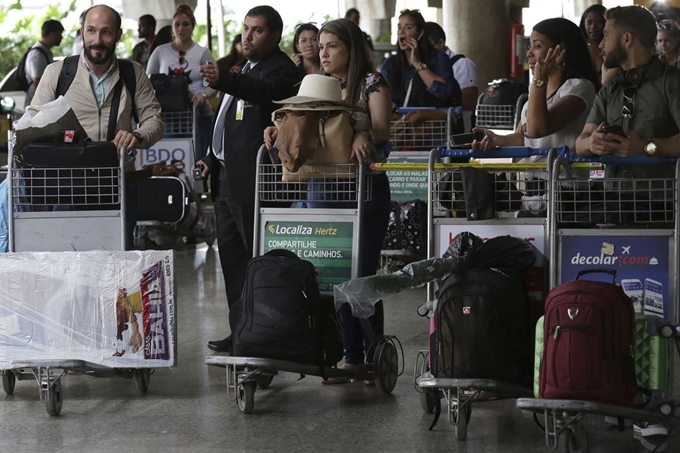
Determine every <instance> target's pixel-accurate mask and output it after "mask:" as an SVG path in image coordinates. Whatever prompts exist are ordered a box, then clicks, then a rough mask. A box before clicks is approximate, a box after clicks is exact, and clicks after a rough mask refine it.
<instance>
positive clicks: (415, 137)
mask: <svg viewBox="0 0 680 453" xmlns="http://www.w3.org/2000/svg"><path fill="white" fill-rule="evenodd" d="M415 110H439V111H442V112H446V119H441V120H427V121H423V123H422V124H421V125H419V126H412V125H411V124H410V123H409V122H408V121H406V120H405V117H406V115H407V114H408V113H410V112H413V111H415ZM461 112H462V109H461V108H460V107H449V108H447V109H440V108H435V107H400V108H398V109H397V110H396V113H397V114H398V115H402V117H401V118H400V119H398V120H393V121H392V123H391V125H390V142H392V146H393V151H394V152H397V151H410V152H413V151H419V152H425V153H427V152H429V151H430V150H432V149H433V148H437V147H440V146H446V145H447V141H448V138H449V137H450V136H451V135H452V134H454V132H455V131H456V129H457V126H458V125H459V124H460V122H461V121H462V120H461ZM425 155H427V154H425Z"/></svg>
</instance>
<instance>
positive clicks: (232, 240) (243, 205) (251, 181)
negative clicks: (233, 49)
mask: <svg viewBox="0 0 680 453" xmlns="http://www.w3.org/2000/svg"><path fill="white" fill-rule="evenodd" d="M282 30H283V21H282V20H281V16H280V15H279V13H278V12H277V11H276V10H275V9H274V8H272V7H270V6H257V7H255V8H253V9H251V10H250V11H248V14H246V18H245V20H244V22H243V37H242V45H243V55H244V57H245V58H246V59H247V60H248V63H247V64H246V65H245V67H244V68H243V71H242V72H241V73H233V72H220V70H219V68H218V67H217V66H216V65H210V64H206V65H203V66H200V67H199V68H198V69H199V71H200V72H201V74H202V75H203V77H204V78H205V79H206V81H207V83H208V84H209V85H210V86H211V87H212V88H215V89H217V90H220V91H223V92H224V93H226V95H225V96H223V98H222V101H221V103H220V107H219V109H218V113H217V115H215V124H214V126H213V136H212V152H211V153H209V155H208V156H207V157H206V158H205V159H203V161H201V162H199V163H200V164H201V165H202V166H203V167H204V169H203V175H204V177H205V176H207V175H208V173H209V172H212V174H213V177H212V178H211V187H210V189H211V192H212V197H213V202H214V205H215V216H216V219H217V244H218V246H219V253H220V261H221V263H222V273H223V274H224V282H225V285H226V288H227V303H228V304H229V307H231V306H233V305H234V304H235V303H236V302H237V301H238V299H239V297H240V296H241V291H242V289H243V284H244V281H245V275H246V267H247V264H248V261H249V260H250V258H252V256H253V230H254V215H255V211H254V206H253V205H254V201H255V170H256V157H257V151H258V149H259V148H260V146H261V145H262V143H263V133H264V129H265V128H266V127H267V126H270V125H272V122H271V114H272V112H273V111H274V110H276V108H277V106H276V105H275V104H274V103H273V101H276V100H281V99H285V98H287V97H289V96H294V95H295V94H296V93H297V84H298V83H299V82H300V78H301V76H300V71H299V70H298V69H297V68H296V67H295V65H294V64H293V62H292V61H291V59H290V58H288V56H287V55H286V54H284V53H283V52H282V51H281V49H279V42H280V40H281V32H282ZM230 343H231V337H227V338H225V339H224V340H218V341H210V342H208V347H209V348H210V349H212V350H213V351H228V350H229V345H230Z"/></svg>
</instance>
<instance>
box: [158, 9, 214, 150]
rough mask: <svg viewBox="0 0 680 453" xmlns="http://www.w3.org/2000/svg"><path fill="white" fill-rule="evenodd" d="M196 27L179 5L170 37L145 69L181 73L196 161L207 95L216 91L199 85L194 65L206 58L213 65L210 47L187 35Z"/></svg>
mask: <svg viewBox="0 0 680 453" xmlns="http://www.w3.org/2000/svg"><path fill="white" fill-rule="evenodd" d="M194 27H196V17H194V12H193V10H192V9H191V7H190V6H188V5H179V6H178V7H177V9H176V10H175V14H174V15H173V16H172V33H173V40H172V42H170V43H168V44H163V45H161V46H158V47H157V48H156V50H154V52H153V53H152V54H151V56H150V57H149V64H148V65H147V69H146V72H147V74H149V75H152V74H167V75H170V76H172V75H182V76H184V77H186V78H187V82H188V84H189V93H190V95H191V102H192V103H193V105H194V106H195V107H196V109H197V111H196V114H197V116H198V121H197V123H198V130H197V131H196V143H195V146H196V156H195V157H196V161H197V162H198V161H199V160H200V159H202V158H203V157H204V156H205V154H206V150H207V148H208V144H209V143H210V128H211V127H212V123H213V110H212V107H211V106H210V102H209V101H208V99H209V98H212V97H215V95H216V94H217V92H216V91H215V90H213V89H212V88H210V87H206V86H204V85H203V77H202V76H201V74H200V73H199V72H198V67H199V66H200V65H202V64H205V62H206V61H208V62H210V63H211V64H215V58H214V57H213V56H212V53H210V50H208V49H206V48H205V47H202V46H200V45H198V44H196V43H195V42H194V40H193V39H192V37H191V35H192V33H193V31H194Z"/></svg>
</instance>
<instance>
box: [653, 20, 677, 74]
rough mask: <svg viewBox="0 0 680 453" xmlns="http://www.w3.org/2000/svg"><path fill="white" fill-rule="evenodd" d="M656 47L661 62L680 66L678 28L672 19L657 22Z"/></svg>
mask: <svg viewBox="0 0 680 453" xmlns="http://www.w3.org/2000/svg"><path fill="white" fill-rule="evenodd" d="M656 47H657V49H658V55H659V59H660V60H661V62H662V63H666V64H667V65H669V66H675V67H678V68H680V28H678V26H677V24H676V23H675V22H673V21H672V20H662V21H661V22H659V32H658V33H657V35H656Z"/></svg>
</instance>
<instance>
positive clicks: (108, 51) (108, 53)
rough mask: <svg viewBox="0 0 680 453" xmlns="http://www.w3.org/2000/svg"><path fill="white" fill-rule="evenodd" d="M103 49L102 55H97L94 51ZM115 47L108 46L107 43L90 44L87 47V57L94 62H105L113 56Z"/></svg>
mask: <svg viewBox="0 0 680 453" xmlns="http://www.w3.org/2000/svg"><path fill="white" fill-rule="evenodd" d="M93 50H101V51H103V52H102V54H101V56H95V55H94V54H93V53H92V51H93ZM113 52H114V48H113V47H106V46H105V45H103V44H101V45H89V46H87V47H85V57H86V58H87V59H88V60H89V61H90V62H91V63H93V64H97V65H99V64H104V63H106V62H107V61H109V60H110V59H111V58H112V57H113Z"/></svg>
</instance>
